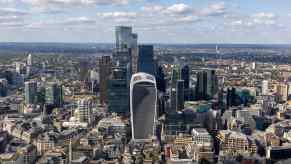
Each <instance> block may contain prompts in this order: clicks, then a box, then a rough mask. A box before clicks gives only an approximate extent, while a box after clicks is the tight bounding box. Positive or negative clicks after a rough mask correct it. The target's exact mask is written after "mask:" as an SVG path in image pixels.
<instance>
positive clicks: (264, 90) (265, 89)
mask: <svg viewBox="0 0 291 164" xmlns="http://www.w3.org/2000/svg"><path fill="white" fill-rule="evenodd" d="M268 94H269V82H268V80H263V81H262V95H268Z"/></svg>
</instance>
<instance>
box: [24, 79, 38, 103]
mask: <svg viewBox="0 0 291 164" xmlns="http://www.w3.org/2000/svg"><path fill="white" fill-rule="evenodd" d="M24 90H25V91H24V92H25V103H26V104H35V103H36V101H37V96H36V95H37V82H36V81H27V82H25V84H24Z"/></svg>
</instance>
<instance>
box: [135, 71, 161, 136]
mask: <svg viewBox="0 0 291 164" xmlns="http://www.w3.org/2000/svg"><path fill="white" fill-rule="evenodd" d="M130 112H131V129H132V139H133V140H134V141H136V142H146V141H149V140H151V139H152V137H153V136H155V129H156V117H157V116H156V113H157V87H156V79H155V77H154V76H152V75H150V74H146V73H136V74H134V75H133V76H132V78H131V82H130Z"/></svg>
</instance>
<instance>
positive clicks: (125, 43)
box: [115, 26, 132, 49]
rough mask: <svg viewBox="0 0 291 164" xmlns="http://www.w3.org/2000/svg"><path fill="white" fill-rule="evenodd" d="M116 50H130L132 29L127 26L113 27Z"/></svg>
mask: <svg viewBox="0 0 291 164" xmlns="http://www.w3.org/2000/svg"><path fill="white" fill-rule="evenodd" d="M115 37H116V48H118V49H123V48H131V44H132V28H131V27H127V26H117V27H115Z"/></svg>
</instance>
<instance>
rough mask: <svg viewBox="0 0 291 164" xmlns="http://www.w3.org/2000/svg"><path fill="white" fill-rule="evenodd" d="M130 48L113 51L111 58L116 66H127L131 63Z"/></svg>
mask: <svg viewBox="0 0 291 164" xmlns="http://www.w3.org/2000/svg"><path fill="white" fill-rule="evenodd" d="M131 52H132V51H131V48H122V49H117V48H116V49H114V51H113V54H112V58H113V62H114V64H115V65H116V66H121V67H124V66H127V64H128V63H131Z"/></svg>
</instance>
